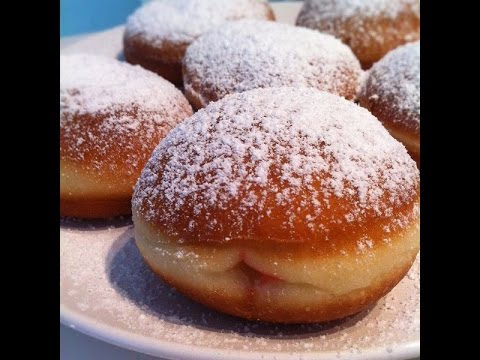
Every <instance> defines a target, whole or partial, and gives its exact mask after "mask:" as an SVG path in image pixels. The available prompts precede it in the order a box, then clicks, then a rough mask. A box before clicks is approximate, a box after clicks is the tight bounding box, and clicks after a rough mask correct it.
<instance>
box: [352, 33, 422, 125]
mask: <svg viewBox="0 0 480 360" xmlns="http://www.w3.org/2000/svg"><path fill="white" fill-rule="evenodd" d="M360 93H361V94H363V95H362V97H365V98H366V99H367V100H366V101H367V102H368V108H369V109H371V111H372V112H374V113H375V114H377V112H383V113H386V114H384V115H385V116H381V114H380V113H379V114H378V116H379V117H380V116H381V118H382V119H383V118H388V119H389V120H390V121H391V122H393V123H394V124H395V125H397V126H399V127H402V128H405V129H408V130H412V131H414V132H415V133H417V134H419V133H420V41H416V42H414V43H409V44H406V45H403V46H400V47H398V48H396V49H395V50H392V51H390V52H389V53H388V54H387V55H385V57H384V58H383V59H381V60H380V61H379V62H377V63H375V64H374V65H373V67H372V68H371V70H370V72H369V74H368V77H367V78H366V80H365V82H364V83H363V84H362V87H361V89H360Z"/></svg>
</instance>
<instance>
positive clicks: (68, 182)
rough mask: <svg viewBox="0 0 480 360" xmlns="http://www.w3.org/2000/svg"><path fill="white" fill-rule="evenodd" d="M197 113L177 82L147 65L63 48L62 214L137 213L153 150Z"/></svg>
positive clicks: (89, 215)
mask: <svg viewBox="0 0 480 360" xmlns="http://www.w3.org/2000/svg"><path fill="white" fill-rule="evenodd" d="M190 115H192V109H191V107H190V104H189V103H188V101H187V99H186V98H185V97H184V96H183V94H182V93H181V92H180V91H179V90H178V89H177V88H175V86H173V85H172V84H171V83H169V82H168V81H166V80H164V79H162V78H161V77H159V76H158V75H156V74H154V73H152V72H150V71H147V70H145V69H142V68H141V67H140V66H133V65H130V64H127V63H122V62H120V61H118V60H116V59H110V58H106V57H101V56H95V55H88V54H76V55H60V215H61V216H64V217H65V216H72V217H80V218H108V217H113V216H118V215H128V214H130V213H131V197H132V192H133V187H134V185H135V183H136V181H137V179H138V177H139V176H140V172H141V171H142V168H143V166H144V165H145V163H146V162H147V160H148V159H149V158H150V156H151V154H152V151H153V150H154V149H155V147H156V146H157V145H158V143H159V142H160V141H161V140H162V139H163V138H164V137H165V135H166V134H167V132H168V131H169V130H170V129H171V128H173V127H174V126H175V125H176V124H177V123H179V122H180V121H182V120H183V119H185V118H187V117H189V116H190Z"/></svg>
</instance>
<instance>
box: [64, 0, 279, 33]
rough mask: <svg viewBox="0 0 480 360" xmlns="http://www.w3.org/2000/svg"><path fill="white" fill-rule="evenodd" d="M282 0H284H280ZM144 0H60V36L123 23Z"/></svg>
mask: <svg viewBox="0 0 480 360" xmlns="http://www.w3.org/2000/svg"><path fill="white" fill-rule="evenodd" d="M280 1H282V0H280ZM142 2H144V1H142V0H60V36H68V35H76V34H81V33H87V32H92V31H99V30H103V29H108V28H111V27H113V26H116V25H120V24H123V23H124V22H125V21H126V19H127V17H128V15H130V14H131V13H132V12H133V10H134V9H136V8H137V7H139V6H140V5H141V4H142Z"/></svg>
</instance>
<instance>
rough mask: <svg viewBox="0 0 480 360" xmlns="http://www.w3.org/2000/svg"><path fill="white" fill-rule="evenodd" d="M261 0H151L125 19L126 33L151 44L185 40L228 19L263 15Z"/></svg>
mask: <svg viewBox="0 0 480 360" xmlns="http://www.w3.org/2000/svg"><path fill="white" fill-rule="evenodd" d="M268 10H269V5H268V4H267V1H265V0H208V1H205V0H161V1H158V0H157V1H151V2H149V3H147V4H145V5H143V6H142V7H141V8H139V9H138V10H137V11H135V12H134V13H133V14H132V15H131V16H130V17H129V18H128V20H127V25H126V29H125V31H126V36H129V37H131V36H137V35H141V36H142V37H144V38H145V39H146V40H147V41H149V42H151V43H152V44H153V45H156V46H162V45H163V43H164V42H165V41H169V42H173V43H180V44H189V43H191V42H192V41H193V40H195V39H196V38H197V37H198V36H200V35H201V34H203V33H204V32H205V31H207V30H209V29H211V28H214V27H215V26H218V25H221V24H223V23H224V22H226V21H228V20H238V19H242V18H252V19H266V18H267V15H268Z"/></svg>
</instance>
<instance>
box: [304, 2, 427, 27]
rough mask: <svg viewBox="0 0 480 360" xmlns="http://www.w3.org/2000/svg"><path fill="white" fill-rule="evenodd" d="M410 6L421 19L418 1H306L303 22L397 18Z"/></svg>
mask: <svg viewBox="0 0 480 360" xmlns="http://www.w3.org/2000/svg"><path fill="white" fill-rule="evenodd" d="M406 6H408V7H409V8H410V9H411V10H412V11H413V13H414V14H416V15H417V16H418V17H420V2H419V1H418V0H305V2H304V9H303V11H302V14H301V16H302V21H304V22H315V23H318V22H319V21H322V20H331V19H339V18H340V19H351V18H354V17H358V16H359V15H360V16H365V17H370V18H372V17H379V16H384V17H387V18H390V19H393V18H395V17H397V16H398V15H399V14H400V12H402V11H404V10H405V7H406Z"/></svg>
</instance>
